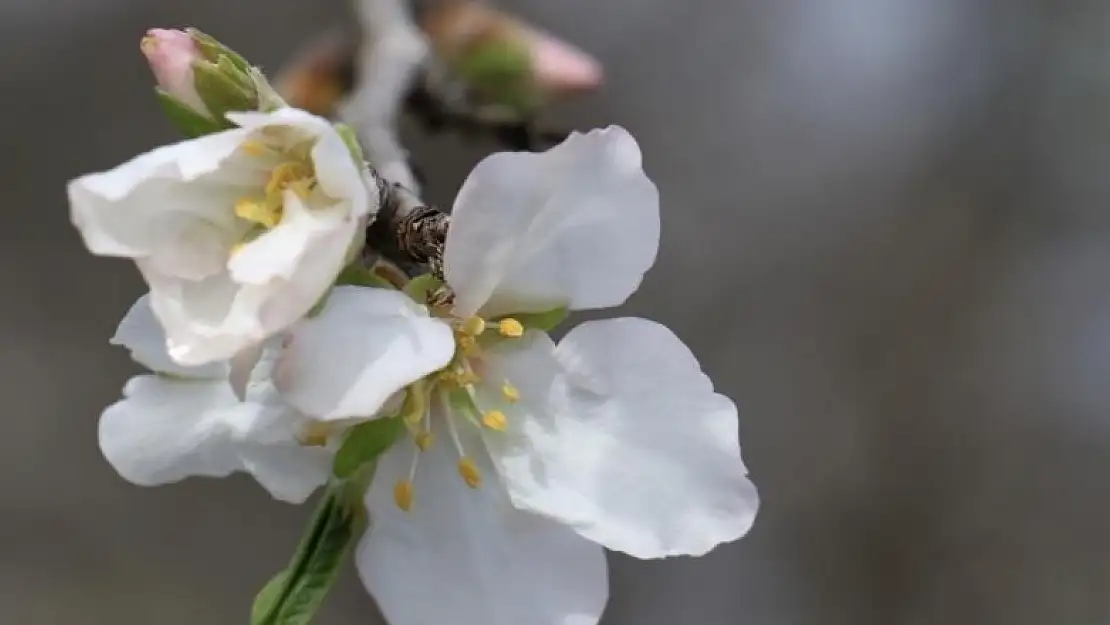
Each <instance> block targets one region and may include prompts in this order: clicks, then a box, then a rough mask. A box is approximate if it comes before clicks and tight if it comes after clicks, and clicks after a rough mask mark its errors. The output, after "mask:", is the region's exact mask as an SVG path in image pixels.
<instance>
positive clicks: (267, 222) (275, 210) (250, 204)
mask: <svg viewBox="0 0 1110 625" xmlns="http://www.w3.org/2000/svg"><path fill="white" fill-rule="evenodd" d="M267 204H268V203H266V202H259V201H258V200H253V199H251V198H249V197H245V198H242V199H240V200H237V201H236V202H235V216H236V217H239V218H240V219H245V220H247V221H249V222H251V223H256V224H261V225H263V226H265V227H267V228H273V227H274V226H276V225H278V223H279V222H280V221H281V208H280V206H279V207H272V206H268V205H267Z"/></svg>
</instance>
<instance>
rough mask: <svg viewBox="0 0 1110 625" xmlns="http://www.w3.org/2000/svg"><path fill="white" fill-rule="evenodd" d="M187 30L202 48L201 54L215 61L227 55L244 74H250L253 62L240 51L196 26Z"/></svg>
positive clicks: (198, 46)
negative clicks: (248, 60)
mask: <svg viewBox="0 0 1110 625" xmlns="http://www.w3.org/2000/svg"><path fill="white" fill-rule="evenodd" d="M185 32H186V33H188V34H189V36H190V37H192V39H193V43H195V44H196V45H197V49H198V50H200V54H201V56H203V57H204V58H206V59H208V60H209V61H211V62H213V63H215V62H217V61H218V60H219V59H220V57H221V56H226V57H227V58H228V60H229V61H231V62H232V63H233V64H235V66H236V68H238V69H239V71H240V72H242V73H244V74H249V73H250V69H251V64H250V63H248V62H247V60H246V59H244V58H243V57H242V56H241V55H240V54H239V53H238V52H236V51H235V50H232V49H231V48H229V47H227V46H225V45H224V44H222V43H220V42H219V41H217V40H216V38H215V37H212V36H211V35H206V34H204V33H202V32H201V31H199V30H197V29H195V28H186V29H185Z"/></svg>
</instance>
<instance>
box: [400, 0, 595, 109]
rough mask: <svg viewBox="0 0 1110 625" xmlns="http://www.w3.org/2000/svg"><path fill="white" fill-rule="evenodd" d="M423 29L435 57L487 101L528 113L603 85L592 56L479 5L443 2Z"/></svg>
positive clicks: (494, 10)
mask: <svg viewBox="0 0 1110 625" xmlns="http://www.w3.org/2000/svg"><path fill="white" fill-rule="evenodd" d="M421 27H422V28H423V29H424V31H425V33H427V35H428V38H429V40H430V41H431V43H432V46H433V48H434V49H435V51H436V54H437V55H438V56H439V58H440V59H442V60H443V61H444V62H445V63H446V65H447V66H448V67H449V68H450V69H451V70H452V71H454V72H455V73H457V74H458V75H459V76H460V77H461V78H462V79H463V80H465V81H466V82H467V83H468V85H469V86H470V87H471V88H472V89H474V90H475V91H476V92H478V93H479V94H481V95H483V96H485V97H486V98H487V99H488V100H490V101H492V102H494V103H497V104H502V105H505V106H509V107H510V108H512V109H515V110H517V111H518V112H522V113H527V112H529V111H533V110H535V109H536V108H537V107H539V106H542V105H543V104H544V103H545V102H547V101H548V100H549V99H550V98H552V97H559V96H563V95H567V94H570V93H574V92H581V91H588V90H590V89H593V88H595V87H597V86H598V85H600V84H601V81H602V68H601V65H600V63H598V61H597V60H596V59H594V58H593V57H592V56H590V55H589V54H587V53H586V52H583V51H582V50H580V49H579V48H577V47H575V46H573V45H571V44H570V43H568V42H566V41H563V40H562V39H559V38H558V37H555V36H553V35H551V34H548V33H546V32H544V31H542V30H540V29H538V28H536V27H534V26H531V25H530V24H528V23H526V22H524V21H523V20H521V19H519V18H516V17H513V16H510V15H508V14H506V13H502V12H500V11H497V10H496V9H492V8H490V7H488V6H485V5H483V4H482V3H474V2H466V3H443V4H442V5H441V6H439V7H437V8H436V9H434V10H431V11H429V13H428V14H427V15H425V16H424V18H423V21H422V24H421Z"/></svg>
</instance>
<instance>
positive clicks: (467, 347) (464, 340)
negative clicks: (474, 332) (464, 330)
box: [456, 334, 478, 356]
mask: <svg viewBox="0 0 1110 625" xmlns="http://www.w3.org/2000/svg"><path fill="white" fill-rule="evenodd" d="M456 342H457V343H458V344H459V351H461V352H462V353H463V355H464V356H477V355H478V342H477V341H475V340H474V337H473V336H470V335H469V334H462V335H460V336H459V337H458V339H457V340H456Z"/></svg>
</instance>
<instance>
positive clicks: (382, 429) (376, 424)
mask: <svg viewBox="0 0 1110 625" xmlns="http://www.w3.org/2000/svg"><path fill="white" fill-rule="evenodd" d="M404 431H405V422H404V420H402V419H401V417H385V418H381V419H375V420H373V421H367V422H366V423H362V424H360V425H357V426H355V427H353V428H351V431H350V433H348V434H347V438H346V439H345V440H344V441H343V444H342V445H341V446H340V447H339V451H338V452H336V454H335V461H334V464H333V465H332V472H333V473H334V474H335V476H336V477H338V478H340V479H346V478H348V477H350V476H352V475H354V473H355V472H356V471H358V470H359V469H360V468H361V467H363V466H365V465H367V464H369V463H371V462H374V461H376V460H377V459H378V456H380V455H382V453H384V452H385V450H387V449H389V448H390V447H391V446H392V445H393V443H395V442H397V439H398V438H400V437H401V435H402V434H403V433H404Z"/></svg>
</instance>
